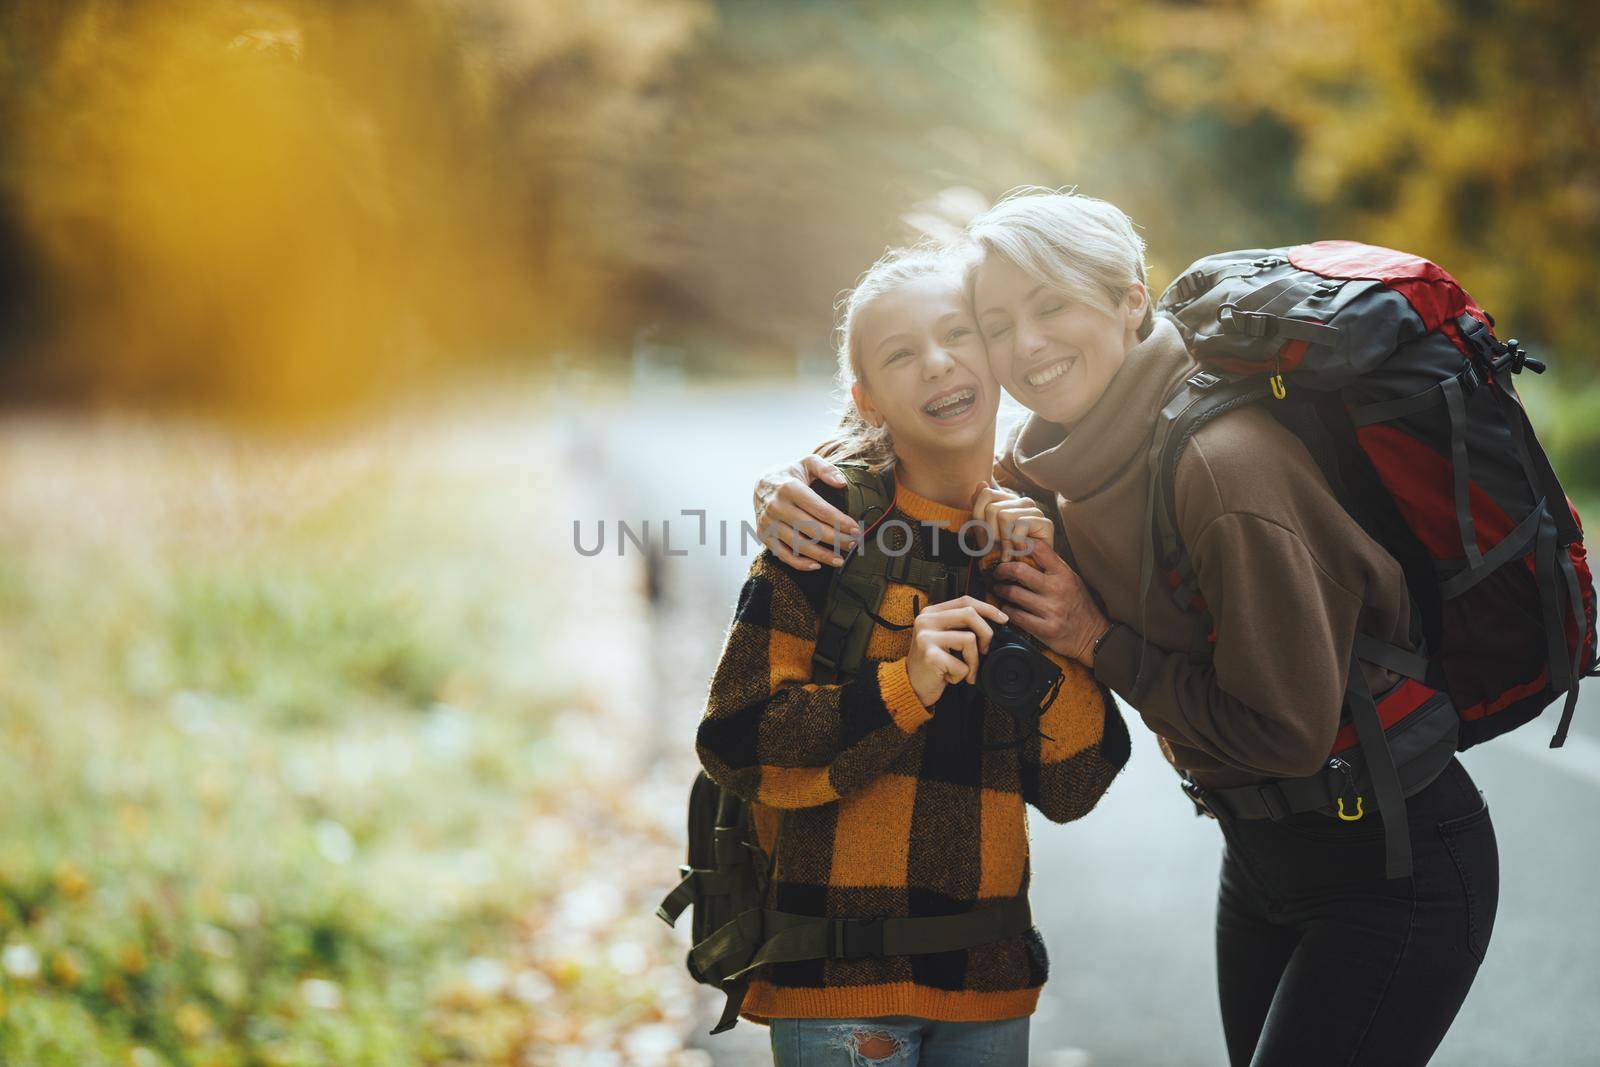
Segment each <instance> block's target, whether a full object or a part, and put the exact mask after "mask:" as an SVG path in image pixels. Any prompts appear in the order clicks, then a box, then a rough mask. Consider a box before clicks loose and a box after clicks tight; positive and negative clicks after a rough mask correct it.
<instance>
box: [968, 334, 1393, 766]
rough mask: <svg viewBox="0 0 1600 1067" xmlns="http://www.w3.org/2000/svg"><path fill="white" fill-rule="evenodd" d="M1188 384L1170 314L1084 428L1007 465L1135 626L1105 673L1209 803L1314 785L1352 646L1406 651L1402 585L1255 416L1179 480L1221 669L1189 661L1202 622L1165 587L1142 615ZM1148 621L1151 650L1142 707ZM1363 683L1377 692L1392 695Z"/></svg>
mask: <svg viewBox="0 0 1600 1067" xmlns="http://www.w3.org/2000/svg"><path fill="white" fill-rule="evenodd" d="M1194 369H1195V365H1194V362H1193V360H1192V359H1191V358H1190V356H1189V354H1188V351H1187V350H1186V349H1185V347H1184V344H1183V340H1182V338H1181V337H1180V336H1179V334H1178V331H1177V328H1176V327H1175V326H1174V325H1173V324H1172V322H1171V320H1169V319H1167V318H1166V317H1165V316H1161V315H1158V316H1156V319H1155V328H1154V329H1153V330H1152V332H1151V334H1150V336H1149V337H1148V338H1147V339H1146V340H1144V341H1142V342H1141V343H1139V344H1138V345H1137V346H1136V347H1135V348H1133V349H1132V350H1130V351H1129V353H1128V356H1127V359H1126V361H1125V362H1124V363H1123V366H1122V368H1121V369H1120V370H1119V371H1118V372H1117V374H1116V375H1115V376H1114V377H1113V378H1112V380H1111V382H1110V384H1109V385H1108V386H1107V388H1106V391H1105V393H1104V395H1102V396H1101V398H1100V399H1099V400H1098V401H1097V402H1096V403H1095V406H1094V407H1093V408H1091V409H1090V410H1089V412H1088V413H1087V414H1085V415H1084V416H1083V418H1081V419H1080V420H1079V421H1078V422H1077V423H1076V424H1074V425H1073V426H1072V427H1070V429H1068V428H1065V427H1062V426H1060V425H1058V424H1056V423H1051V422H1047V421H1045V420H1043V419H1041V418H1039V417H1038V416H1037V415H1034V416H1030V417H1029V418H1028V419H1027V421H1025V422H1024V423H1023V424H1022V425H1021V426H1020V427H1018V428H1017V430H1015V431H1014V432H1013V433H1012V435H1011V438H1010V440H1009V441H1008V442H1007V445H1006V450H1005V454H1004V456H1003V457H1002V459H1001V461H1000V465H1001V468H1002V470H1003V471H1004V473H1005V474H1006V475H1008V476H1009V477H1010V478H1011V479H1012V480H1015V481H1018V482H1021V483H1023V484H1024V486H1026V485H1027V483H1031V484H1032V485H1033V486H1036V487H1039V488H1041V489H1044V490H1047V491H1054V492H1055V493H1057V494H1058V496H1059V504H1060V508H1061V519H1062V526H1063V532H1064V533H1065V534H1066V539H1067V543H1068V545H1069V546H1070V549H1071V552H1072V555H1073V557H1074V560H1075V562H1076V565H1077V568H1078V571H1079V573H1080V574H1081V575H1082V577H1083V579H1084V580H1085V581H1086V582H1088V584H1089V585H1090V586H1091V587H1092V588H1093V589H1094V590H1095V591H1096V592H1098V593H1099V594H1100V596H1101V597H1102V598H1103V600H1104V602H1105V606H1106V613H1107V615H1108V617H1109V618H1110V619H1111V620H1112V621H1113V622H1120V623H1122V624H1123V625H1122V626H1120V627H1117V628H1116V629H1114V630H1113V632H1112V633H1111V634H1110V635H1109V636H1108V637H1107V638H1106V640H1105V642H1104V644H1102V645H1101V648H1100V652H1099V655H1098V656H1097V657H1096V659H1095V663H1094V671H1095V674H1096V676H1097V677H1098V678H1099V679H1100V680H1101V681H1102V682H1104V683H1105V684H1106V685H1108V686H1110V687H1111V688H1112V689H1113V690H1115V691H1116V692H1117V693H1118V694H1119V695H1120V696H1122V698H1123V699H1124V700H1126V701H1128V703H1129V704H1131V705H1132V706H1133V707H1134V708H1135V709H1136V710H1137V711H1138V712H1139V714H1140V715H1141V716H1142V717H1143V719H1144V721H1145V724H1146V725H1147V726H1149V727H1150V729H1151V730H1153V731H1154V732H1155V733H1156V734H1157V735H1159V736H1160V738H1161V744H1162V748H1163V750H1164V751H1165V752H1166V754H1167V758H1168V759H1169V760H1171V761H1172V763H1173V764H1174V766H1176V767H1178V768H1179V769H1181V770H1186V771H1189V772H1190V773H1191V774H1192V775H1193V777H1194V779H1195V780H1196V781H1197V782H1198V783H1199V784H1200V785H1202V786H1207V787H1212V788H1224V787H1228V786H1235V785H1242V784H1246V783H1249V782H1255V781H1260V780H1261V779H1263V778H1285V777H1299V776H1302V775H1308V774H1312V773H1315V772H1316V771H1317V770H1318V769H1319V768H1321V767H1322V766H1323V764H1324V763H1325V762H1326V760H1327V758H1328V753H1329V750H1330V749H1331V748H1332V745H1333V740H1334V734H1335V733H1336V732H1337V730H1338V725H1339V716H1340V711H1341V709H1342V707H1343V703H1344V688H1345V678H1346V674H1347V671H1348V664H1349V657H1350V651H1351V646H1352V644H1353V642H1354V635H1355V633H1356V631H1357V630H1358V629H1359V630H1360V631H1361V632H1363V633H1368V634H1371V635H1373V636H1374V637H1377V638H1379V639H1381V640H1384V641H1388V642H1391V643H1393V644H1397V645H1400V646H1402V647H1404V648H1407V649H1409V648H1411V647H1412V645H1411V642H1410V638H1409V636H1408V626H1409V619H1410V608H1409V603H1408V599H1407V593H1406V586H1405V580H1404V577H1403V575H1402V572H1401V570H1400V565H1399V563H1398V562H1396V560H1395V559H1394V557H1393V556H1391V555H1389V553H1388V552H1386V551H1385V550H1384V549H1383V548H1382V547H1381V546H1379V545H1378V544H1377V542H1375V541H1373V540H1372V538H1370V537H1369V536H1368V535H1367V534H1366V533H1365V531H1363V530H1362V529H1361V527H1360V526H1358V525H1357V524H1356V522H1355V521H1354V520H1353V519H1351V518H1350V516H1349V515H1348V513H1346V512H1345V510H1344V509H1343V508H1342V507H1340V505H1339V503H1338V501H1337V500H1336V499H1335V498H1334V495H1333V492H1332V490H1331V489H1330V488H1329V486H1328V483H1327V480H1326V479H1325V478H1324V477H1323V476H1322V473H1321V471H1320V470H1318V468H1317V466H1316V464H1315V463H1314V462H1313V461H1312V459H1311V456H1310V454H1309V453H1307V452H1306V450H1305V447H1304V446H1303V445H1301V444H1300V442H1299V441H1298V440H1297V439H1296V438H1295V437H1294V436H1293V435H1292V434H1291V433H1289V431H1287V430H1285V429H1284V428H1283V427H1282V426H1280V425H1279V424H1278V423H1277V422H1276V421H1275V420H1274V419H1273V418H1272V416H1271V415H1270V414H1268V413H1267V412H1266V411H1265V410H1263V409H1262V407H1261V405H1259V404H1256V405H1250V406H1247V407H1244V408H1240V409H1236V410H1234V411H1232V412H1229V413H1228V414H1225V415H1222V416H1220V417H1218V418H1217V419H1216V420H1215V421H1213V422H1211V423H1209V424H1207V425H1206V426H1204V427H1203V428H1201V430H1200V431H1199V432H1198V433H1197V434H1196V435H1195V436H1194V438H1193V440H1192V441H1191V442H1190V444H1189V446H1188V448H1187V450H1186V451H1185V452H1184V454H1183V456H1182V458H1181V459H1180V461H1179V463H1178V468H1177V475H1176V483H1175V492H1176V499H1177V513H1178V527H1179V530H1180V532H1181V535H1182V537H1183V542H1184V544H1185V545H1186V546H1187V547H1188V550H1189V552H1190V555H1191V557H1192V559H1193V563H1194V567H1195V571H1196V574H1197V577H1198V579H1199V584H1200V592H1201V595H1202V596H1203V597H1204V598H1205V602H1206V604H1207V606H1208V607H1209V609H1210V611H1211V614H1212V617H1213V619H1214V622H1215V634H1216V643H1215V647H1214V651H1213V656H1212V658H1211V661H1210V662H1198V661H1197V660H1196V659H1195V658H1194V657H1192V656H1191V655H1190V652H1191V650H1193V649H1196V648H1197V647H1198V648H1203V647H1204V646H1205V643H1206V632H1205V626H1204V622H1203V617H1202V616H1200V615H1199V614H1197V613H1188V612H1185V611H1183V610H1182V609H1180V608H1179V607H1178V605H1177V604H1176V603H1175V602H1174V601H1173V598H1172V593H1171V590H1170V588H1169V586H1168V585H1167V584H1166V583H1165V582H1163V581H1162V580H1161V579H1160V577H1159V576H1157V578H1156V580H1155V581H1153V582H1152V583H1151V589H1150V594H1149V598H1148V599H1149V603H1148V605H1147V606H1146V612H1145V613H1141V611H1140V605H1139V603H1138V600H1139V568H1140V556H1141V552H1142V551H1143V548H1144V545H1145V543H1146V540H1147V539H1148V538H1149V536H1150V521H1151V520H1150V518H1149V517H1148V516H1147V515H1146V514H1145V506H1146V505H1145V501H1146V492H1147V489H1148V486H1149V474H1148V472H1147V466H1146V462H1145V460H1146V456H1147V453H1148V449H1149V446H1150V437H1151V432H1152V430H1153V428H1154V426H1155V420H1156V416H1157V414H1158V413H1159V411H1160V410H1161V407H1162V405H1163V404H1164V403H1165V402H1166V400H1167V398H1168V397H1169V396H1171V394H1172V393H1173V391H1174V390H1176V389H1177V387H1178V385H1179V383H1181V382H1182V381H1183V380H1184V378H1186V377H1187V376H1188V375H1190V374H1192V373H1193V372H1194ZM1268 402H1269V403H1270V401H1268ZM1021 491H1023V492H1027V491H1028V489H1027V488H1023V489H1022V490H1021ZM1046 495H1048V492H1047V493H1046ZM1141 617H1143V618H1144V620H1145V624H1146V626H1147V628H1148V637H1149V639H1150V648H1149V649H1148V651H1147V652H1146V654H1145V655H1146V662H1145V681H1144V685H1143V687H1142V690H1141V691H1140V692H1138V693H1136V692H1135V691H1134V678H1135V675H1136V673H1137V671H1138V667H1139V653H1140V634H1139V633H1138V632H1137V630H1138V627H1139V625H1140V622H1141ZM1362 668H1363V669H1364V670H1365V671H1366V674H1367V682H1368V684H1369V685H1370V686H1371V687H1372V691H1373V692H1374V693H1382V692H1383V691H1384V690H1385V689H1387V688H1388V687H1389V686H1391V685H1393V684H1394V683H1395V682H1396V681H1397V679H1396V678H1395V677H1394V676H1393V675H1391V674H1389V673H1388V672H1386V671H1383V670H1381V669H1379V668H1376V667H1372V666H1370V665H1369V664H1366V663H1363V664H1362Z"/></svg>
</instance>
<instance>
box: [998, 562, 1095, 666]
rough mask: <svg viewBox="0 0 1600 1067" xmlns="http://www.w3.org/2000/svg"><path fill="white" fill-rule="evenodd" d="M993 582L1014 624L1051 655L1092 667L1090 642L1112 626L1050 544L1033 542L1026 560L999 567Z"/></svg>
mask: <svg viewBox="0 0 1600 1067" xmlns="http://www.w3.org/2000/svg"><path fill="white" fill-rule="evenodd" d="M995 579H996V582H995V585H994V595H995V598H996V599H997V600H999V601H1000V602H1001V603H1002V604H1004V605H1005V606H1006V610H1008V611H1010V612H1011V615H1012V617H1013V618H1014V619H1016V623H1017V625H1018V626H1020V627H1022V628H1023V629H1024V630H1026V631H1028V632H1029V633H1030V634H1032V635H1033V636H1035V637H1037V638H1038V639H1039V640H1040V641H1043V642H1044V644H1045V647H1047V648H1049V649H1050V650H1051V651H1052V652H1055V653H1057V654H1058V655H1062V656H1066V657H1067V658H1068V659H1073V660H1077V661H1078V662H1079V663H1081V664H1083V665H1084V666H1085V667H1089V668H1091V669H1092V668H1093V667H1094V643H1095V642H1096V641H1098V640H1099V639H1100V636H1101V635H1102V634H1104V633H1105V632H1106V631H1107V630H1108V629H1110V628H1111V623H1110V622H1109V621H1108V620H1107V619H1106V617H1105V615H1104V614H1102V613H1101V611H1100V608H1099V607H1098V606H1097V605H1096V604H1095V602H1094V598H1093V597H1092V596H1090V595H1089V587H1088V586H1086V585H1084V584H1083V579H1082V578H1079V577H1078V574H1077V572H1076V571H1074V570H1073V569H1072V568H1071V567H1069V566H1068V565H1067V563H1066V561H1065V560H1063V559H1062V558H1061V557H1060V556H1058V555H1056V552H1055V549H1054V548H1052V547H1051V544H1050V542H1036V543H1035V544H1034V547H1033V553H1032V556H1031V557H1030V558H1029V559H1025V560H1012V561H1010V562H1008V563H1002V564H1000V566H998V567H996V568H995Z"/></svg>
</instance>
